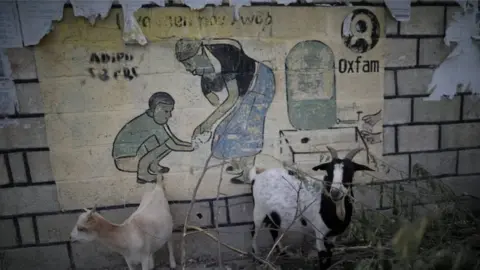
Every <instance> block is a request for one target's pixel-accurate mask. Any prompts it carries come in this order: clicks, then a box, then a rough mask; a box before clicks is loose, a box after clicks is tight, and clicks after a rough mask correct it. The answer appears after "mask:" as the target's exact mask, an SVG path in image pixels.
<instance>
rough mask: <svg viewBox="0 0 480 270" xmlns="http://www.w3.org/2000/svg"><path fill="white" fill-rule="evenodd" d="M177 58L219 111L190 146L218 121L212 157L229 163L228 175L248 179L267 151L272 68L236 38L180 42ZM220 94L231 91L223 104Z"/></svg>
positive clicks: (209, 118)
mask: <svg viewBox="0 0 480 270" xmlns="http://www.w3.org/2000/svg"><path fill="white" fill-rule="evenodd" d="M175 57H176V59H177V60H178V61H180V62H181V63H182V64H183V65H184V66H185V69H186V70H187V71H188V72H191V73H192V75H194V76H201V83H200V88H201V89H199V91H201V92H202V94H203V96H204V97H205V98H206V99H207V100H208V101H209V102H210V104H211V105H212V106H214V107H215V110H214V111H213V113H212V114H210V115H209V116H208V117H207V119H205V120H203V121H202V123H200V124H199V125H198V126H197V127H196V128H195V130H194V131H193V135H192V141H193V140H194V138H195V137H196V136H197V135H200V134H205V133H209V134H211V130H212V126H213V125H214V124H215V123H216V122H218V121H219V124H218V125H217V127H216V128H215V130H214V131H213V138H212V146H211V151H212V155H213V157H215V158H217V159H222V160H223V159H228V160H230V165H229V166H227V168H226V171H227V172H228V173H230V174H232V175H236V176H244V173H243V171H244V169H245V167H246V165H248V166H251V165H253V164H254V159H255V156H256V155H257V154H258V153H260V152H261V151H262V148H263V140H264V137H263V131H264V126H265V117H266V114H267V110H268V108H269V106H270V104H271V103H272V101H273V96H274V95H275V78H274V74H273V71H272V69H271V68H270V67H268V66H266V65H265V64H263V63H260V62H259V61H256V60H255V59H252V58H251V57H249V56H248V55H247V54H246V53H245V52H244V51H243V49H242V45H241V44H240V42H238V41H236V40H233V39H204V40H194V39H181V40H179V41H177V43H176V45H175ZM213 62H217V63H218V65H217V67H214V65H213ZM221 91H226V92H227V98H226V99H225V101H224V102H223V103H221V104H220V103H219V98H218V96H217V93H218V92H221ZM222 118H223V119H222ZM220 119H221V120H220Z"/></svg>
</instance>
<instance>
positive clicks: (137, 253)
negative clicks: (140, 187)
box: [70, 177, 176, 270]
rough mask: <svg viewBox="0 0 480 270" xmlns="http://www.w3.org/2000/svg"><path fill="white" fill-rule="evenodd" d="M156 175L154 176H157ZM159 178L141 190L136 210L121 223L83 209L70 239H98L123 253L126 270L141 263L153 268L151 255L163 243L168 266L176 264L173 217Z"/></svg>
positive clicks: (171, 266) (83, 240)
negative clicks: (150, 188)
mask: <svg viewBox="0 0 480 270" xmlns="http://www.w3.org/2000/svg"><path fill="white" fill-rule="evenodd" d="M157 178H158V177H157ZM162 182H163V181H161V180H160V179H157V184H156V185H155V188H154V189H153V190H151V191H147V192H145V194H144V195H143V197H142V200H141V202H140V205H139V206H138V208H137V210H135V212H134V213H133V214H132V215H130V217H129V218H127V219H126V220H125V221H124V222H123V223H122V224H113V223H111V222H109V221H108V220H106V219H105V218H104V217H102V216H101V215H100V214H99V213H97V212H96V207H94V208H93V209H92V210H88V209H84V210H85V212H84V213H82V214H80V216H79V217H78V220H77V223H76V224H75V227H74V228H73V230H72V232H71V233H70V240H71V241H72V242H91V241H94V240H98V241H99V242H101V243H102V244H104V245H106V246H107V247H108V248H110V249H111V250H113V251H115V252H118V253H120V254H122V255H123V257H124V258H125V261H126V263H127V265H128V269H129V270H133V269H134V268H133V265H134V264H139V263H141V265H142V270H150V269H153V268H154V260H153V254H154V253H155V252H156V251H157V250H158V249H160V248H161V247H162V246H164V245H165V243H167V245H168V253H169V260H170V268H172V269H174V268H175V267H176V263H175V257H174V255H173V242H172V241H173V240H172V232H173V219H172V215H171V212H170V206H169V205H168V201H167V199H166V198H165V193H164V187H163V184H162Z"/></svg>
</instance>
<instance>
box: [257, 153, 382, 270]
mask: <svg viewBox="0 0 480 270" xmlns="http://www.w3.org/2000/svg"><path fill="white" fill-rule="evenodd" d="M327 149H328V150H329V151H330V154H331V156H332V160H331V161H330V162H328V163H323V164H320V165H318V166H315V167H313V168H312V169H313V170H315V171H317V170H323V171H326V175H325V176H324V179H323V185H322V187H321V188H320V189H319V190H312V189H310V188H309V187H308V184H306V182H305V181H302V180H300V179H298V177H297V176H296V175H295V174H294V173H292V172H291V171H289V170H287V169H285V168H272V169H267V170H263V169H257V168H255V167H253V168H252V169H251V170H250V173H249V178H250V181H251V185H252V194H253V202H254V209H253V221H254V231H253V232H252V248H253V251H254V252H255V253H257V252H258V247H257V243H256V238H257V234H258V232H259V230H260V228H261V226H262V225H263V224H265V225H266V226H267V227H269V228H270V233H271V235H272V237H273V239H274V241H275V240H276V238H277V236H278V231H279V230H280V231H285V230H286V229H288V228H289V227H290V226H291V224H292V223H294V222H296V221H297V220H300V221H301V222H302V223H303V224H304V225H309V226H311V227H312V228H313V230H314V232H315V237H316V242H315V247H316V249H317V251H318V257H319V267H320V269H326V268H328V267H329V266H330V265H331V257H332V251H331V249H332V248H333V242H334V240H335V237H336V236H338V235H340V234H341V233H343V232H344V231H345V230H346V228H347V227H348V225H349V224H350V221H351V218H352V212H353V205H352V198H350V196H352V197H353V192H352V189H351V188H350V184H351V183H352V180H353V176H354V173H355V172H356V171H361V170H368V171H373V170H372V169H370V168H369V167H367V166H365V165H361V164H357V163H355V162H354V161H352V159H353V158H354V156H355V155H356V154H357V153H358V152H360V151H361V150H362V149H361V148H357V149H354V150H352V151H350V152H349V153H348V154H346V155H345V157H344V158H343V159H340V158H339V157H338V154H337V151H336V150H335V149H333V148H331V147H328V146H327ZM307 181H313V180H307ZM348 195H349V196H348ZM279 248H281V249H282V246H281V245H279Z"/></svg>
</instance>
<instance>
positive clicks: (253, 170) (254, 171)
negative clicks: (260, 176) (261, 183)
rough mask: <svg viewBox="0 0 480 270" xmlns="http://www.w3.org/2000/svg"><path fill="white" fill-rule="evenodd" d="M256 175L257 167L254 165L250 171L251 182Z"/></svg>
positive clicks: (249, 179)
mask: <svg viewBox="0 0 480 270" xmlns="http://www.w3.org/2000/svg"><path fill="white" fill-rule="evenodd" d="M255 176H257V167H255V165H253V166H252V168H251V169H250V171H249V172H248V182H250V183H251V182H252V181H253V179H255Z"/></svg>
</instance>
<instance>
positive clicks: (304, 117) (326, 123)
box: [285, 40, 337, 130]
mask: <svg viewBox="0 0 480 270" xmlns="http://www.w3.org/2000/svg"><path fill="white" fill-rule="evenodd" d="M285 72H286V74H285V75H286V80H285V81H286V90H287V91H286V92H287V108H288V117H289V120H290V123H291V124H292V125H293V126H294V127H295V128H296V129H300V130H318V129H327V128H330V127H332V126H333V125H335V122H336V119H337V103H336V89H335V84H336V83H335V57H334V55H333V51H332V50H331V49H330V47H328V46H327V45H326V44H324V43H323V42H320V41H317V40H306V41H302V42H299V43H297V44H296V45H295V46H294V47H293V48H292V49H291V50H290V52H289V53H288V55H287V58H286V60H285Z"/></svg>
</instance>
